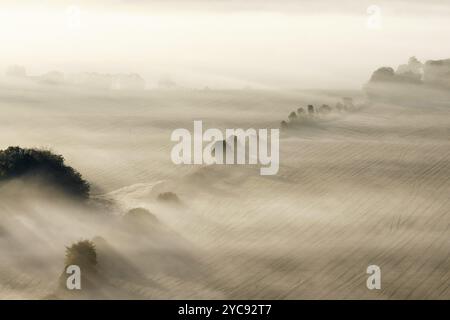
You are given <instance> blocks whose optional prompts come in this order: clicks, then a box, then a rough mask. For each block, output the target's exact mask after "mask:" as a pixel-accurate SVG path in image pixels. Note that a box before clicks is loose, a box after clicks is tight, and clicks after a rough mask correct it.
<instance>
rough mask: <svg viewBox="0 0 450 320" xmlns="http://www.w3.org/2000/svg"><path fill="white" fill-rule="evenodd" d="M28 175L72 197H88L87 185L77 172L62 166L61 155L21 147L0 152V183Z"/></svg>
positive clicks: (88, 188)
mask: <svg viewBox="0 0 450 320" xmlns="http://www.w3.org/2000/svg"><path fill="white" fill-rule="evenodd" d="M30 176H32V177H34V176H36V177H39V178H43V179H44V180H45V181H46V182H48V183H50V184H52V185H54V186H56V187H58V188H59V189H60V190H61V191H63V192H65V193H67V194H69V195H71V196H74V197H79V198H83V199H87V198H88V197H89V190H90V185H89V183H88V182H87V181H85V180H84V179H83V178H82V176H81V174H80V173H79V172H77V171H76V170H75V169H73V168H72V167H70V166H67V165H65V164H64V158H63V156H61V155H57V154H54V153H52V152H50V151H48V150H38V149H23V148H20V147H9V148H7V149H6V150H1V151H0V181H6V180H9V179H14V178H20V177H30Z"/></svg>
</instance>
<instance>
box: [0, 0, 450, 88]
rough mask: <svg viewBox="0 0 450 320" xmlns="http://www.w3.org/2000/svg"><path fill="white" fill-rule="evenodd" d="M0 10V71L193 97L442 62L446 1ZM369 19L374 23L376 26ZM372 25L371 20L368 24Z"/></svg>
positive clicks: (339, 80)
mask: <svg viewBox="0 0 450 320" xmlns="http://www.w3.org/2000/svg"><path fill="white" fill-rule="evenodd" d="M372 4H373V3H372V2H370V1H344V2H341V1H340V2H339V4H337V3H336V2H335V1H276V2H269V1H259V0H256V1H246V2H245V4H243V3H242V2H238V1H105V2H104V1H95V2H92V1H71V2H65V1H46V2H43V3H39V4H36V3H35V2H32V1H21V2H19V3H18V2H16V1H6V2H5V1H2V10H1V13H0V27H1V28H0V41H1V42H2V44H3V45H2V59H1V61H0V67H6V66H8V65H10V64H17V63H18V64H21V65H24V66H26V67H27V69H28V71H29V73H30V74H39V73H44V72H47V71H49V70H60V71H63V72H78V71H84V72H86V71H90V72H92V71H97V72H104V73H106V72H113V73H114V72H124V71H127V72H138V73H140V74H142V75H143V76H144V77H145V78H146V80H147V81H148V83H149V86H155V84H156V83H157V81H158V79H159V78H160V77H161V75H162V74H170V75H172V76H173V77H174V78H175V80H176V82H177V83H178V84H179V85H182V86H185V87H186V86H187V87H197V88H203V87H204V86H210V87H220V88H242V87H246V86H252V87H258V88H266V87H276V88H280V87H282V88H299V87H300V88H322V89H325V88H328V89H330V88H332V89H336V88H337V89H344V88H345V89H351V88H357V87H359V86H361V84H362V83H363V82H364V81H365V80H366V79H367V75H368V74H370V73H371V72H372V71H373V70H374V69H375V68H376V67H379V66H383V65H392V64H399V63H401V62H402V61H404V59H405V57H409V56H412V55H416V56H417V57H419V58H423V59H425V58H428V57H433V58H435V59H442V58H446V57H448V56H449V55H450V45H449V44H448V41H447V37H446V36H447V35H448V34H449V33H450V22H449V21H450V19H449V15H450V9H449V4H448V2H446V1H431V2H429V1H428V2H427V3H426V4H423V3H422V2H419V1H413V2H411V1H379V2H377V3H375V5H377V6H378V8H379V9H380V17H379V18H380V19H379V24H378V22H377V25H378V26H379V27H377V28H372V27H370V25H369V26H368V23H369V22H368V21H371V20H370V19H371V18H370V17H371V15H373V12H372V11H370V12H369V13H368V12H367V10H368V8H369V7H370V5H372ZM377 19H378V18H377ZM377 21H378V20H377Z"/></svg>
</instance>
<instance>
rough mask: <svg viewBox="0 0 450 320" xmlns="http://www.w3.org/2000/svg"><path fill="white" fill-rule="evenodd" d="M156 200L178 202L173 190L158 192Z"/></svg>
mask: <svg viewBox="0 0 450 320" xmlns="http://www.w3.org/2000/svg"><path fill="white" fill-rule="evenodd" d="M157 199H158V201H164V202H174V203H178V202H180V198H178V196H177V195H176V194H175V193H173V192H170V191H169V192H162V193H160V194H158V198H157Z"/></svg>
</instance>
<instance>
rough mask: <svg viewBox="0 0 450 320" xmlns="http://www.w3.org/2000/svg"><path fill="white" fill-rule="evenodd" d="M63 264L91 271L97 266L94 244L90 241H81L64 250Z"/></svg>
mask: <svg viewBox="0 0 450 320" xmlns="http://www.w3.org/2000/svg"><path fill="white" fill-rule="evenodd" d="M64 264H65V265H66V267H67V266H70V265H77V266H79V267H80V268H82V269H93V268H95V266H96V265H97V252H96V250H95V244H94V243H93V242H92V241H90V240H81V241H78V242H76V243H74V244H72V245H71V246H70V247H67V248H66V257H65V260H64Z"/></svg>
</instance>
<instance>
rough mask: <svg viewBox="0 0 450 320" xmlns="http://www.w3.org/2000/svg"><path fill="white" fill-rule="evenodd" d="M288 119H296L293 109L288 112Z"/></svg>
mask: <svg viewBox="0 0 450 320" xmlns="http://www.w3.org/2000/svg"><path fill="white" fill-rule="evenodd" d="M288 118H289V120H290V121H295V120H297V114H296V113H295V112H294V111H292V112H291V113H290V114H289V117H288Z"/></svg>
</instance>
